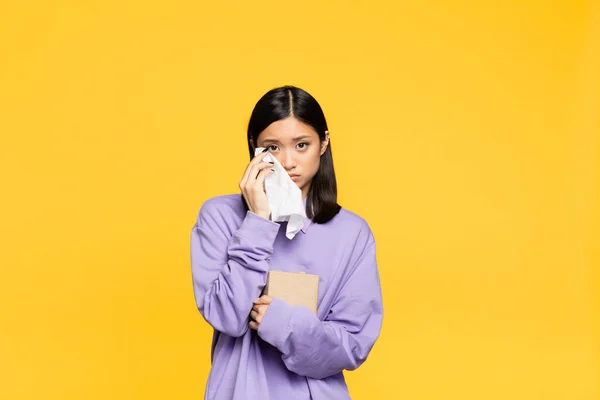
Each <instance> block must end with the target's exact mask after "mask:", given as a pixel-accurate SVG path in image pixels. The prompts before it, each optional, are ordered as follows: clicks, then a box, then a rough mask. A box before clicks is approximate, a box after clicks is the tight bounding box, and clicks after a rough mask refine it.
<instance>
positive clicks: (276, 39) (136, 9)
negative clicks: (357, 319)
mask: <svg viewBox="0 0 600 400" xmlns="http://www.w3.org/2000/svg"><path fill="white" fill-rule="evenodd" d="M599 27H600V5H599V4H598V1H541V0H539V1H517V0H510V1H503V2H489V1H457V0H452V1H424V2H418V1H417V2H413V1H403V2H392V1H390V2H374V1H370V2H366V1H365V2H356V3H354V4H352V5H348V3H347V2H316V1H315V2H282V1H273V2H261V3H260V5H258V4H255V3H254V2H241V1H240V2H231V1H230V2H210V3H205V2H198V1H187V2H184V1H175V0H174V1H168V2H154V3H148V2H142V1H127V2H119V1H112V2H109V1H106V2H102V1H88V2H84V1H81V2H75V1H72V2H68V1H54V2H29V1H2V2H1V3H0V38H1V39H0V40H1V42H0V43H1V44H0V57H1V59H0V132H1V142H0V168H1V169H0V171H1V172H0V174H1V181H0V182H1V187H2V192H1V207H0V217H1V219H0V240H1V242H0V243H1V244H0V246H1V251H0V265H1V273H2V276H1V279H0V303H1V311H0V398H1V399H198V398H201V396H202V394H203V391H204V385H205V382H206V377H207V374H208V371H209V366H210V363H209V353H210V335H211V329H210V327H209V326H208V324H206V323H205V322H204V321H203V319H202V317H201V316H200V314H199V313H198V311H197V310H196V308H195V303H194V299H193V292H192V283H191V273H190V265H189V234H190V231H191V228H192V226H193V224H194V222H195V218H196V214H197V212H198V210H199V208H200V205H201V204H202V202H203V201H204V200H206V199H207V198H209V197H212V196H216V195H219V194H225V193H234V192H236V191H237V183H238V181H239V179H240V177H241V174H242V172H243V169H244V167H245V165H246V163H247V149H246V144H245V143H244V140H245V128H246V124H247V120H248V117H249V115H250V112H251V110H252V107H253V106H254V103H255V102H256V101H257V100H258V98H259V97H260V96H261V95H262V94H263V93H264V92H266V91H267V90H269V89H271V88H272V87H275V86H279V85H283V84H294V85H298V86H300V87H302V88H304V89H306V90H308V91H309V92H310V93H311V94H313V95H314V96H315V97H316V98H317V99H318V100H319V102H320V103H321V105H322V106H323V108H324V110H325V113H326V116H327V118H328V122H329V128H330V131H331V143H332V148H333V153H334V159H335V165H336V170H337V174H338V178H339V181H338V183H339V189H340V190H339V192H340V196H339V200H340V203H341V204H342V205H343V206H344V207H346V208H348V209H350V210H352V211H354V212H356V213H358V214H359V215H361V216H363V217H364V218H365V219H367V221H368V222H369V223H370V225H371V227H372V229H373V230H374V233H375V237H376V240H377V243H378V260H379V266H380V274H381V279H382V284H383V291H384V305H385V318H384V328H383V331H382V335H381V337H380V340H379V341H378V342H377V344H376V346H375V348H374V350H373V352H372V353H371V357H370V358H369V360H368V361H367V362H366V363H365V364H364V365H363V366H362V367H361V368H360V369H359V370H357V371H355V372H352V373H348V374H347V379H348V382H349V386H350V390H351V393H352V395H353V398H354V399H365V400H371V399H424V400H425V399H440V400H442V399H460V400H467V399H477V400H480V399H486V400H488V399H502V400H506V399H511V400H519V399H544V400H557V399H565V400H579V399H590V400H591V399H598V398H600V387H599V386H600V383H599V379H600V378H599V377H600V340H599V333H600V314H599V310H600V302H599V300H600V297H599V296H600V295H599V290H600V274H599V271H598V268H599V265H600V239H599V237H600V230H599V229H600V220H599V218H600V213H599V211H600V210H599V206H598V204H600V197H599V193H600V190H599V179H600V178H599V172H600V162H599V160H600V158H599V150H600V142H599V103H598V95H599V93H600V85H599V80H598V71H600V63H599V54H600V51H599V50H600V49H599V43H600V31H599Z"/></svg>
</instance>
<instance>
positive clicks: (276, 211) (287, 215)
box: [254, 147, 308, 240]
mask: <svg viewBox="0 0 600 400" xmlns="http://www.w3.org/2000/svg"><path fill="white" fill-rule="evenodd" d="M263 150H264V148H263V147H259V148H257V149H256V150H255V152H254V155H255V156H256V155H258V154H260V153H261V152H262V151H263ZM263 160H264V161H265V162H273V169H274V170H275V172H274V173H272V174H271V175H269V176H267V177H266V178H265V192H266V194H267V200H268V202H269V207H270V209H271V221H274V222H283V221H288V224H287V229H286V232H285V236H286V237H287V238H288V239H290V240H291V239H293V238H294V236H296V233H298V231H300V229H302V227H303V226H304V222H305V221H306V220H307V219H308V218H307V216H306V209H305V207H304V202H303V201H302V191H301V190H300V188H299V187H298V185H296V183H295V182H294V181H293V180H292V178H290V176H289V175H288V173H287V171H286V170H285V168H283V166H282V165H281V163H280V162H279V161H277V158H275V157H273V156H272V155H271V154H267V155H266V156H265V157H264V158H263Z"/></svg>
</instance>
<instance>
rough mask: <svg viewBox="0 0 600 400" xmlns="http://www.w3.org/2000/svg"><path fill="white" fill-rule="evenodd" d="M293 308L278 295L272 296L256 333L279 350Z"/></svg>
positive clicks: (285, 334)
mask: <svg viewBox="0 0 600 400" xmlns="http://www.w3.org/2000/svg"><path fill="white" fill-rule="evenodd" d="M293 312H294V309H293V307H292V306H291V305H289V304H288V303H286V302H285V301H284V300H283V299H280V298H279V297H273V300H272V301H271V304H270V305H269V307H268V308H267V311H266V312H265V315H264V316H263V319H262V321H261V323H260V325H259V327H258V335H259V336H260V337H261V338H262V339H263V340H264V341H265V342H267V343H270V344H271V345H273V346H275V347H277V348H278V349H279V350H280V351H281V347H282V345H283V341H284V340H285V338H286V337H287V336H288V334H289V328H290V321H291V319H292V313H293Z"/></svg>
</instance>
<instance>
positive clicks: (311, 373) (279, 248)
mask: <svg viewBox="0 0 600 400" xmlns="http://www.w3.org/2000/svg"><path fill="white" fill-rule="evenodd" d="M304 203H305V205H306V199H305V200H304ZM286 224H287V222H273V221H269V220H267V219H265V218H262V217H260V216H258V215H256V214H254V213H252V212H251V211H247V209H245V208H244V204H243V202H242V197H241V195H240V194H236V195H226V196H219V197H214V198H212V199H209V200H207V201H206V202H205V203H204V204H203V205H202V207H201V209H200V212H199V214H198V219H197V221H196V224H195V225H194V227H193V229H192V233H191V263H192V278H193V284H194V296H195V299H196V304H197V306H198V310H199V311H200V313H201V314H202V316H203V317H204V319H205V320H206V321H207V322H208V323H209V324H210V325H211V326H212V327H213V328H214V334H213V341H212V349H211V362H212V368H211V372H210V375H209V377H208V382H207V384H206V395H205V399H210V400H253V399H260V400H266V399H274V400H308V399H314V400H337V399H349V398H350V395H349V393H348V388H347V386H346V382H345V380H344V375H343V372H342V371H343V370H344V369H346V370H354V369H356V368H357V367H358V366H359V365H361V364H362V363H363V362H364V361H365V359H366V358H367V355H368V354H369V352H370V350H371V348H372V347H373V345H374V343H375V340H376V339H377V338H378V336H379V332H380V330H381V324H382V318H383V306H382V298H381V288H380V283H379V273H378V270H377V261H376V257H375V241H374V237H373V233H372V232H371V229H370V228H369V226H368V224H367V223H366V222H365V220H364V219H362V218H361V217H359V216H358V215H356V214H353V213H352V212H350V211H348V210H346V209H343V208H342V210H341V211H340V212H339V213H338V214H337V215H336V216H335V217H334V218H333V219H332V220H330V221H329V222H327V223H325V224H315V223H311V221H310V220H308V221H307V222H306V224H304V227H303V228H302V230H301V231H300V232H298V233H297V234H296V236H295V237H294V238H293V239H292V240H290V239H288V238H286V237H285V230H286ZM270 269H273V270H280V271H290V272H306V273H308V274H316V275H319V297H318V311H317V316H315V315H314V314H313V313H312V312H311V311H310V310H309V309H308V308H306V307H302V306H291V305H289V304H287V303H286V302H284V301H283V300H282V299H280V298H277V297H275V298H273V301H272V303H271V305H270V306H269V307H268V309H267V311H266V313H265V315H264V318H263V320H262V322H261V324H260V327H259V329H258V332H257V331H254V330H252V329H250V327H249V326H248V322H249V321H250V311H251V309H252V306H253V303H252V302H253V301H254V300H255V299H257V298H258V297H260V295H261V292H262V290H263V288H264V286H265V283H266V280H267V272H268V271H269V270H270Z"/></svg>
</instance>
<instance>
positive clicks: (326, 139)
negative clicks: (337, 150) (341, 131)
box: [321, 131, 329, 155]
mask: <svg viewBox="0 0 600 400" xmlns="http://www.w3.org/2000/svg"><path fill="white" fill-rule="evenodd" d="M327 146H329V131H325V140H323V141H322V142H321V155H323V154H325V151H326V150H327Z"/></svg>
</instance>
